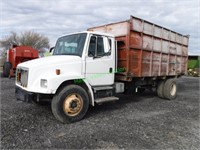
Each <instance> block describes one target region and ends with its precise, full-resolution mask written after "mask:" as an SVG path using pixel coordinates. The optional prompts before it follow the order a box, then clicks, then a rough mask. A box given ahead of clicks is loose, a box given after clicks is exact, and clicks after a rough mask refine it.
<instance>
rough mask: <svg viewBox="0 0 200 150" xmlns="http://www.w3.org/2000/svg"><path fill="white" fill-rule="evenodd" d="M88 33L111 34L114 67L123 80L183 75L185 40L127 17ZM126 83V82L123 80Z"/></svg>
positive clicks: (157, 26)
mask: <svg viewBox="0 0 200 150" xmlns="http://www.w3.org/2000/svg"><path fill="white" fill-rule="evenodd" d="M88 30H92V31H99V32H105V33H111V34H113V35H115V37H116V40H117V42H118V50H117V52H118V64H117V66H118V67H121V68H125V75H124V76H125V77H120V79H123V80H125V79H129V78H128V77H130V75H132V77H154V76H160V77H163V76H176V75H180V74H185V73H186V72H187V59H188V43H189V37H188V36H185V35H181V34H180V33H177V32H174V31H172V30H169V29H166V28H164V27H161V26H159V25H156V24H153V23H151V22H148V21H145V20H142V19H140V18H137V17H134V16H131V17H130V19H129V20H127V21H122V22H117V23H112V24H108V25H104V26H98V27H93V28H89V29H88ZM127 81H128V80H127Z"/></svg>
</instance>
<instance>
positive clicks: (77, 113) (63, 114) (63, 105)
mask: <svg viewBox="0 0 200 150" xmlns="http://www.w3.org/2000/svg"><path fill="white" fill-rule="evenodd" d="M88 107H89V98H88V95H87V93H86V91H85V90H84V89H83V88H82V87H80V86H78V85H69V86H67V87H64V88H63V89H62V90H60V91H59V92H58V93H57V94H56V95H55V96H54V97H53V100H52V103H51V109H52V112H53V114H54V116H55V117H56V119H58V120H59V121H61V122H63V123H71V122H76V121H79V120H81V119H82V118H83V117H84V116H85V114H86V112H87V110H88Z"/></svg>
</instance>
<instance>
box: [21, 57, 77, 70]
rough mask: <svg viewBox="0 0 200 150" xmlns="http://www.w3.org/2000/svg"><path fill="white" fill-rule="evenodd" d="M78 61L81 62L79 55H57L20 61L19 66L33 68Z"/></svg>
mask: <svg viewBox="0 0 200 150" xmlns="http://www.w3.org/2000/svg"><path fill="white" fill-rule="evenodd" d="M76 62H81V58H80V57H79V56H69V55H68V56H67V55H56V56H49V57H43V58H38V59H34V60H30V61H27V62H23V63H20V64H19V65H18V67H25V68H29V69H31V68H35V67H38V66H50V65H51V66H54V65H56V66H60V65H63V64H66V63H67V64H70V63H76Z"/></svg>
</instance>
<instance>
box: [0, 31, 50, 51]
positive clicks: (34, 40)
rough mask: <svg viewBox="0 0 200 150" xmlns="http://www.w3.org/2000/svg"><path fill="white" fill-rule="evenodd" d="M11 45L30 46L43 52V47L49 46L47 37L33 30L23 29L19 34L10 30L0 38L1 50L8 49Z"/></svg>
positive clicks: (47, 47)
mask: <svg viewBox="0 0 200 150" xmlns="http://www.w3.org/2000/svg"><path fill="white" fill-rule="evenodd" d="M12 45H17V46H31V47H33V48H34V49H37V50H38V51H40V52H45V49H49V47H50V45H49V39H48V37H46V36H44V35H42V34H41V33H37V32H35V31H24V32H21V33H20V34H19V33H16V32H11V33H10V35H8V36H6V37H4V38H3V39H1V40H0V46H1V47H2V48H3V51H6V50H8V49H9V48H10V47H11V46H12Z"/></svg>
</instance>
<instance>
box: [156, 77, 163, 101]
mask: <svg viewBox="0 0 200 150" xmlns="http://www.w3.org/2000/svg"><path fill="white" fill-rule="evenodd" d="M164 84H165V80H162V81H160V82H159V83H158V87H157V94H158V96H159V97H160V98H164V94H163V93H164Z"/></svg>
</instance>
